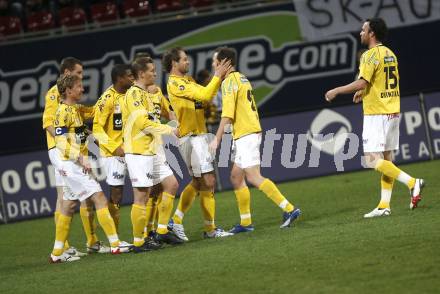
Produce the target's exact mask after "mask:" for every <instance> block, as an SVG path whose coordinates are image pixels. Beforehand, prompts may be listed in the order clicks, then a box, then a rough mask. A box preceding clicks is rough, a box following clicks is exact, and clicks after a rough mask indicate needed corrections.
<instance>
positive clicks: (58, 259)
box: [49, 252, 81, 263]
mask: <svg viewBox="0 0 440 294" xmlns="http://www.w3.org/2000/svg"><path fill="white" fill-rule="evenodd" d="M80 259H81V258H80V257H78V256H72V255H70V254H68V253H66V252H64V253H63V254H61V255H60V256H56V255H53V254H51V255H50V256H49V263H64V262H73V261H77V260H80Z"/></svg>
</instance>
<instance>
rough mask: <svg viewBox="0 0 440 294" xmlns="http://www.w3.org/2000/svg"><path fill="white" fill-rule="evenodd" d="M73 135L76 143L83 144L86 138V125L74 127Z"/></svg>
mask: <svg viewBox="0 0 440 294" xmlns="http://www.w3.org/2000/svg"><path fill="white" fill-rule="evenodd" d="M75 137H76V141H77V142H78V143H81V144H84V143H85V142H86V140H87V133H86V127H85V126H81V127H76V128H75Z"/></svg>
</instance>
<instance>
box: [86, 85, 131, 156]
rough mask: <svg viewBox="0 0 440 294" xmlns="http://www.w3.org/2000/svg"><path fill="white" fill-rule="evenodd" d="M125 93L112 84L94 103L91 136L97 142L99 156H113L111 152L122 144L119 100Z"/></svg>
mask: <svg viewBox="0 0 440 294" xmlns="http://www.w3.org/2000/svg"><path fill="white" fill-rule="evenodd" d="M124 97H125V94H122V93H119V92H117V91H116V90H115V88H114V87H113V86H111V87H110V88H108V89H107V90H106V91H105V92H104V93H103V94H102V95H101V97H100V98H99V100H98V101H97V102H96V104H95V117H94V119H93V136H94V137H95V138H96V139H97V140H98V142H99V149H100V151H101V156H104V157H109V156H113V152H114V151H115V150H116V148H118V147H119V146H121V145H122V110H121V102H123V99H124Z"/></svg>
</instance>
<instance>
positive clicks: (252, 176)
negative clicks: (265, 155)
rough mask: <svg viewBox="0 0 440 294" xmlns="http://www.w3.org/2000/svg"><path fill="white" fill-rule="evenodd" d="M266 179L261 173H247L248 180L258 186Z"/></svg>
mask: <svg viewBox="0 0 440 294" xmlns="http://www.w3.org/2000/svg"><path fill="white" fill-rule="evenodd" d="M264 179H265V178H264V177H262V176H261V175H260V174H257V173H249V174H246V180H247V181H248V182H249V183H251V184H252V185H253V186H254V187H257V188H258V187H259V186H260V185H261V183H262V182H263V181H264Z"/></svg>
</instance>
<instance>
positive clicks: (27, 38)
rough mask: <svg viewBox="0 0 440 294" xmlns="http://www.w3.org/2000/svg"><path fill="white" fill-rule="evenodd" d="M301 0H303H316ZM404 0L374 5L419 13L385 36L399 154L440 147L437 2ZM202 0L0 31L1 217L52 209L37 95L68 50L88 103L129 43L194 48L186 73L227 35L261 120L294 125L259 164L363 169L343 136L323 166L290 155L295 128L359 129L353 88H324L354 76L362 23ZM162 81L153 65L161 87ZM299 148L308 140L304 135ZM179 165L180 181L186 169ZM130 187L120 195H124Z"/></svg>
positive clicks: (294, 170)
mask: <svg viewBox="0 0 440 294" xmlns="http://www.w3.org/2000/svg"><path fill="white" fill-rule="evenodd" d="M158 2H160V1H158ZM165 2H166V1H165ZM190 2H191V1H190ZM190 2H188V3H189V4H191V3H193V4H194V3H196V2H197V1H193V2H191V3H190ZM202 2H203V1H202ZM299 2H303V3H305V4H306V5H307V3H309V2H313V1H297V3H299ZM372 2H373V3H376V2H375V1H372ZM377 2H379V1H377ZM403 2H405V3H406V4H404V3H403ZM407 2H408V1H395V3H400V5H401V7H399V8H397V7H388V6H384V7H383V8H382V11H380V9H379V10H377V11H379V12H380V13H391V14H393V13H394V14H395V17H396V18H399V17H400V13H399V11H400V10H399V9H404V7H405V5H406V7H407V8H408V9H413V10H412V13H413V16H414V15H417V16H419V17H418V19H417V22H415V23H414V22H412V23H410V24H406V23H405V19H403V20H402V19H400V25H397V26H395V27H393V28H392V29H391V30H390V40H389V42H388V43H387V44H388V45H389V46H390V47H391V48H393V50H394V51H395V52H396V54H397V56H398V58H399V68H400V73H401V83H400V87H401V95H402V97H403V99H402V111H403V112H404V114H403V118H402V122H401V138H400V140H401V149H400V150H399V152H398V153H397V161H398V162H399V163H405V162H413V161H421V160H429V159H434V158H436V157H439V156H440V102H439V99H440V93H437V92H436V91H438V90H440V86H439V84H438V76H437V74H436V69H437V68H439V66H440V60H439V58H438V57H437V54H436V53H437V51H438V48H437V47H438V46H435V45H434V42H433V41H432V36H435V35H436V34H437V33H438V28H439V24H440V22H439V20H438V19H439V18H438V17H437V18H435V17H436V16H438V14H439V12H438V11H439V9H438V8H439V7H438V5H437V4H436V2H431V1H427V3H431V4H432V3H433V4H432V5H431V4H430V6H429V9H431V10H429V13H430V15H431V14H432V15H433V16H434V17H431V18H429V19H428V17H426V15H425V16H424V14H423V13H422V12H420V7H418V6H416V7H415V8H414V7H413V6H414V3H415V2H414V1H410V2H411V3H412V4H411V5H413V6H411V5H409V4H408V3H407ZM152 3H153V2H152ZM334 3H336V2H335V1H334ZM205 4H206V6H202V7H200V6H197V5H196V4H194V6H195V7H188V6H185V7H181V8H182V10H178V11H174V12H169V11H160V10H158V9H157V7H156V8H155V9H153V10H154V11H150V13H149V14H148V15H146V16H140V17H138V18H134V17H128V16H126V17H124V18H118V19H116V20H110V21H109V22H104V23H100V22H99V21H98V20H97V19H92V20H89V22H88V23H86V24H85V25H84V26H79V27H74V28H73V29H69V28H67V27H65V26H64V27H61V28H52V29H50V30H48V31H42V32H25V33H20V34H18V35H10V36H6V37H4V39H3V40H2V41H1V43H0V52H1V54H0V95H1V96H0V128H1V134H2V138H3V140H2V145H1V149H0V154H1V155H0V156H1V157H0V162H1V165H0V182H1V193H2V203H1V205H2V207H1V210H0V216H1V218H0V221H3V222H4V221H6V220H8V221H9V222H13V221H16V220H22V219H28V218H35V217H40V216H49V215H52V214H53V209H54V203H55V190H54V189H53V178H52V175H51V174H52V170H51V169H50V166H49V161H48V158H47V152H46V149H45V147H46V146H45V136H44V132H43V130H42V129H41V114H42V111H43V109H44V94H45V92H46V90H47V89H48V88H49V87H50V86H51V85H52V84H53V83H54V81H55V79H56V77H57V74H58V62H59V60H61V59H62V58H63V57H65V56H75V57H77V58H79V59H81V60H82V61H83V62H84V68H85V72H84V75H85V77H84V84H85V85H86V93H85V95H84V96H85V101H84V103H86V104H93V103H94V102H95V101H96V99H97V98H98V97H99V95H100V94H101V93H102V91H103V90H104V89H105V88H106V87H107V86H108V85H109V84H110V79H109V73H110V70H111V67H112V65H113V64H115V63H121V62H125V63H126V62H129V61H130V60H131V59H132V58H133V56H134V54H135V53H136V52H141V51H147V52H149V53H150V54H151V55H152V56H153V57H154V58H155V59H156V60H157V62H158V63H159V59H160V56H161V53H163V52H164V51H165V50H166V49H167V48H169V47H172V46H175V45H180V46H184V47H185V48H188V53H189V55H190V56H191V58H192V65H193V66H192V70H191V73H195V72H197V71H198V70H200V69H204V68H210V60H209V56H210V51H211V50H213V49H214V48H216V47H217V46H219V45H223V44H227V45H229V46H233V47H235V48H236V49H237V50H238V52H239V64H238V69H239V70H240V71H242V72H243V73H244V74H246V75H247V76H248V77H249V79H250V80H251V81H252V82H253V85H254V88H255V95H256V99H257V101H258V105H259V112H260V115H261V117H263V119H262V124H263V128H264V129H265V130H266V131H267V130H271V129H274V128H275V129H276V132H277V133H278V134H294V136H291V137H290V138H289V137H288V136H285V135H283V136H282V137H280V138H279V139H281V140H277V141H275V142H274V149H273V150H274V152H273V158H272V162H271V163H272V165H271V167H270V168H269V167H265V168H263V173H266V174H267V173H269V172H270V174H271V176H272V177H273V179H274V180H276V181H289V180H295V179H300V178H306V177H316V176H322V175H328V174H332V173H336V172H338V171H340V169H341V164H342V166H343V168H344V170H345V171H353V170H359V169H361V168H362V166H361V160H360V154H356V155H355V156H351V154H350V152H349V151H350V150H347V147H348V141H349V138H348V139H347V141H346V142H345V143H346V144H345V146H341V147H340V148H339V149H338V150H333V152H331V151H329V152H325V151H322V152H321V157H320V164H319V167H318V166H312V165H310V162H309V154H310V152H307V154H306V158H305V160H304V161H303V162H301V161H296V163H295V162H294V159H295V151H294V150H295V147H296V146H297V145H298V144H299V143H298V135H299V134H307V133H316V132H322V133H324V134H328V133H338V131H339V132H342V133H343V132H347V131H348V132H350V131H352V132H354V133H356V134H360V131H361V124H360V123H361V122H360V117H361V107H360V106H352V105H349V104H350V102H351V97H349V96H346V97H341V99H339V100H338V102H337V103H335V104H333V105H327V104H325V103H324V99H323V95H324V91H325V89H329V88H331V87H333V86H335V85H339V84H343V83H348V82H350V81H351V80H353V79H354V77H355V75H356V71H357V53H358V50H359V49H360V48H361V47H360V44H359V37H358V31H359V28H358V27H355V28H353V29H352V30H350V31H348V32H343V33H342V34H335V35H329V36H327V37H326V38H318V39H316V38H312V36H308V35H306V34H304V32H302V30H301V29H302V28H301V25H300V19H299V17H298V12H297V7H295V5H294V4H293V3H292V2H291V1H232V2H220V3H219V2H210V1H206V3H205ZM205 4H204V5H205ZM376 4H377V3H376ZM121 5H122V4H121ZM151 5H152V4H151ZM154 5H156V4H154ZM313 5H315V4H313V3H312V4H311V5H310V7H312V8H313V7H314V6H313ZM402 7H403V8H402ZM424 7H425V6H423V5H422V8H424ZM332 8H335V9H338V8H340V9H345V11H343V13H345V14H344V15H345V17H347V18H348V19H351V20H353V19H355V17H354V16H353V14H350V13H349V12H348V10H347V8H341V7H338V6H337V4H334V5H333V6H332ZM358 8H359V7H358ZM425 8H426V7H425ZM179 9H180V8H179ZM352 9H354V8H352ZM417 9H419V10H417ZM312 10H313V9H312ZM315 10H316V9H315ZM321 11H322V10H321ZM407 11H410V10H407ZM407 11H406V12H407ZM358 12H359V11H358ZM400 12H401V11H400ZM404 12H405V10H404ZM410 12H411V11H410ZM404 16H405V14H404ZM23 27H25V26H23ZM28 30H29V28H28ZM164 81H165V76H164V74H161V75H160V76H159V82H160V84H161V85H162V86H164ZM162 88H164V87H162ZM287 138H289V140H291V141H290V142H291V144H290V145H293V150H290V152H289V150H284V147H283V143H282V142H283V141H286V139H287ZM306 148H307V150H310V151H311V150H312V149H316V146H315V145H314V144H313V142H312V140H310V138H309V139H307V140H306ZM359 150H360V149H359ZM338 152H339V153H341V154H346V160H345V161H344V162H342V163H341V162H336V161H335V153H338ZM287 155H290V157H288V159H291V160H290V164H288V165H286V164H282V163H281V162H285V161H283V160H282V159H283V158H282V157H283V156H287ZM350 156H351V157H350ZM181 166H183V165H181ZM263 167H264V165H263ZM182 170H183V176H184V179H183V182H182V184H181V186H184V183H185V181H187V174H186V170H185V169H184V168H182ZM227 173H228V167H220V168H219V176H220V178H219V182H220V185H221V189H225V190H227V189H229V188H230V184H229V180H228V175H227ZM126 191H128V192H129V189H126ZM129 194H130V193H127V196H126V197H125V203H129V202H130V196H129Z"/></svg>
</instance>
